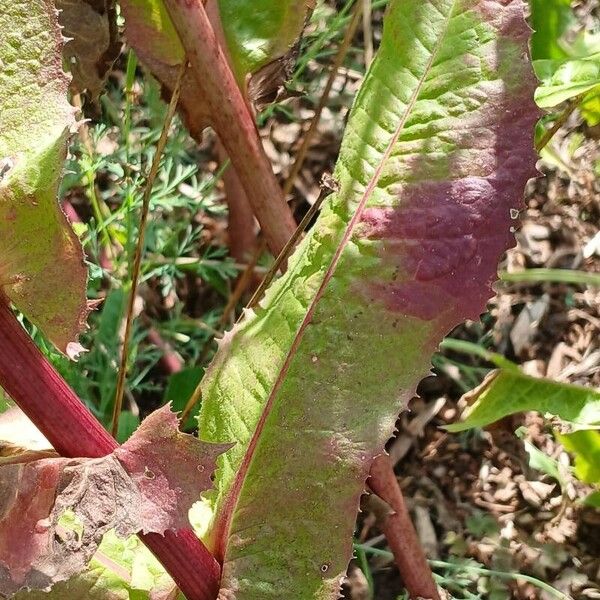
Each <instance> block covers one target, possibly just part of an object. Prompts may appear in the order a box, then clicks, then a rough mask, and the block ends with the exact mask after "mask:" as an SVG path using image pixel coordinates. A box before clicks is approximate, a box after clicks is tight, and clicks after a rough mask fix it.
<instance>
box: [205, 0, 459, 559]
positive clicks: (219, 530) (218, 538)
mask: <svg viewBox="0 0 600 600" xmlns="http://www.w3.org/2000/svg"><path fill="white" fill-rule="evenodd" d="M397 1H400V0H397ZM456 2H457V0H453V2H452V4H451V6H450V9H449V10H448V15H447V17H446V21H445V23H444V27H443V30H442V33H441V35H440V36H439V37H438V40H437V42H436V44H435V46H434V47H433V49H432V51H431V56H430V57H429V60H428V61H427V64H426V65H425V68H424V70H423V74H422V76H421V77H420V79H419V82H418V84H417V86H416V87H415V90H414V92H413V94H412V96H411V98H410V100H409V102H408V104H407V106H406V110H405V111H404V114H403V115H402V118H401V119H400V122H399V123H398V126H397V127H396V130H395V131H394V135H393V136H392V138H391V139H390V141H389V142H388V145H387V147H386V150H385V152H384V153H383V156H382V158H381V162H380V163H379V165H378V167H377V169H376V170H375V173H373V175H372V176H371V179H370V180H369V182H368V184H367V187H366V189H365V191H364V192H363V194H362V196H361V199H360V201H359V203H358V206H357V208H356V210H355V211H354V215H353V216H352V218H351V219H350V221H349V223H348V225H347V226H346V230H345V231H344V235H343V236H342V239H341V240H340V243H339V244H338V247H337V249H336V251H335V253H334V255H333V258H332V259H331V262H330V263H329V266H328V268H327V271H326V272H325V275H324V277H323V280H322V282H321V284H320V286H319V289H318V290H317V292H316V294H315V295H314V297H313V299H312V300H311V302H310V305H309V307H308V310H307V311H306V314H305V316H304V319H303V320H302V323H301V324H300V327H299V328H298V331H297V332H296V334H295V335H294V339H293V341H292V344H291V346H290V349H289V351H288V353H287V355H286V357H285V360H284V362H283V364H282V366H281V369H280V370H279V373H278V375H277V378H276V379H275V382H274V384H273V388H272V389H271V392H270V394H269V397H268V399H267V402H266V404H265V407H264V408H263V411H262V413H261V416H260V418H259V420H258V423H257V425H256V429H255V431H254V434H253V435H252V438H251V440H250V443H249V444H248V448H247V450H246V452H245V454H244V458H243V459H242V462H241V464H240V467H239V469H238V470H237V473H236V475H235V478H234V481H233V483H232V484H231V487H230V488H229V491H228V492H227V494H226V496H225V499H224V501H223V504H222V506H221V510H220V512H219V514H218V515H217V520H216V523H215V527H214V534H215V535H214V540H215V548H214V553H215V557H216V558H217V560H218V561H219V562H221V563H223V560H224V557H225V550H226V546H227V539H228V536H229V529H230V526H231V521H232V519H233V514H234V509H235V505H236V504H237V500H238V498H239V495H240V492H241V489H242V486H243V483H244V480H245V478H246V474H247V473H248V470H249V468H250V464H251V462H252V457H253V455H254V451H255V450H256V446H257V444H258V441H259V439H260V437H261V435H262V431H263V429H264V426H265V423H266V421H267V418H268V416H269V414H270V412H271V408H272V406H273V403H274V401H275V397H276V396H277V393H278V392H279V389H280V388H281V386H282V384H283V382H284V380H285V377H286V375H287V373H288V371H289V368H290V366H291V363H292V360H293V358H294V357H295V355H296V352H297V350H298V348H299V346H300V343H301V342H302V338H303V336H304V332H305V330H306V328H307V327H308V325H309V324H310V323H311V321H312V318H313V316H314V313H315V311H316V308H317V305H318V303H319V301H320V300H321V298H322V297H323V294H324V293H325V290H326V289H327V286H328V284H329V282H330V281H331V278H332V277H333V275H334V273H335V270H336V267H337V265H338V263H339V261H340V258H341V256H342V253H343V251H344V249H345V248H346V245H347V244H348V242H349V241H350V238H351V237H352V233H353V231H354V229H355V227H356V225H357V224H358V222H359V221H360V219H361V217H362V213H363V211H364V209H365V207H366V204H367V202H368V200H369V198H370V196H371V194H372V193H373V191H374V190H375V188H376V187H377V184H378V182H379V180H380V178H381V175H382V174H383V170H384V168H385V166H386V164H387V161H388V160H389V158H390V157H391V155H392V152H393V149H394V146H395V145H396V143H397V142H398V139H399V137H400V135H401V133H402V130H403V129H404V126H405V125H406V121H407V120H408V117H409V116H410V114H411V112H412V111H413V109H414V108H415V105H416V103H417V101H418V99H419V94H420V92H421V89H422V87H423V85H424V83H425V82H426V80H427V76H428V74H429V72H430V71H431V69H432V67H433V64H434V61H435V59H436V56H437V54H438V52H439V50H440V48H441V47H442V45H443V43H444V42H445V40H446V34H447V32H448V26H449V24H450V21H451V20H452V17H453V14H454V9H455V7H456Z"/></svg>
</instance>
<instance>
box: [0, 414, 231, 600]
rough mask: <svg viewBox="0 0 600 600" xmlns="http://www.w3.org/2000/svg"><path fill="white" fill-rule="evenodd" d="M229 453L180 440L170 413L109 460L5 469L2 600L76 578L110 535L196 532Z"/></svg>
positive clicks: (19, 461) (20, 463)
mask: <svg viewBox="0 0 600 600" xmlns="http://www.w3.org/2000/svg"><path fill="white" fill-rule="evenodd" d="M227 448H228V446H225V445H217V444H206V443H203V442H201V441H199V440H198V439H197V438H195V437H193V436H191V435H187V434H183V433H180V432H179V431H178V420H177V417H176V416H175V415H174V414H173V413H172V412H171V410H170V407H168V406H167V407H163V408H162V409H160V410H158V411H156V412H155V413H153V414H152V415H150V417H148V418H147V419H146V420H145V421H144V423H143V424H142V425H141V426H140V428H139V429H138V430H137V432H136V433H135V434H134V435H133V436H132V437H131V439H130V440H129V441H128V442H126V443H125V444H124V445H123V446H121V447H120V448H118V449H117V450H116V451H115V452H114V453H112V454H110V455H108V456H105V457H103V458H97V459H66V458H41V459H38V457H36V456H32V453H31V452H27V453H24V454H23V455H20V454H14V453H13V455H11V456H7V457H5V458H2V459H0V595H5V596H10V595H12V594H14V593H16V592H17V591H18V590H20V589H24V588H25V589H41V590H46V589H49V588H50V587H51V586H52V585H53V584H54V583H56V582H59V581H64V580H66V579H68V578H70V577H71V576H73V575H74V574H75V573H78V572H79V571H81V570H83V569H84V567H85V566H86V565H87V563H88V562H89V561H90V560H91V558H92V556H93V555H94V553H95V552H96V550H97V548H98V545H99V544H100V542H101V540H102V536H103V535H104V534H105V533H106V532H107V531H109V530H111V529H112V530H114V531H115V532H116V533H117V534H118V535H119V536H121V537H126V536H129V535H132V534H134V533H137V532H145V533H149V532H155V533H160V534H164V532H165V531H166V530H177V529H180V528H182V527H184V526H186V525H188V520H187V513H188V510H189V509H190V507H191V505H192V504H193V502H195V501H196V500H197V499H198V498H199V496H200V493H201V492H203V491H205V490H207V489H208V488H210V487H211V475H212V473H213V471H214V468H215V460H216V458H217V456H218V455H219V454H221V453H222V452H224V451H225V450H226V449H227ZM40 455H43V454H42V453H40ZM65 515H68V518H67V520H66V521H65V519H64V517H65Z"/></svg>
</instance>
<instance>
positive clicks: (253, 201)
mask: <svg viewBox="0 0 600 600" xmlns="http://www.w3.org/2000/svg"><path fill="white" fill-rule="evenodd" d="M165 5H166V7H167V10H168V11H169V14H170V16H171V19H172V21H173V24H174V25H175V28H176V30H177V32H178V34H179V37H180V38H181V42H182V44H183V47H184V49H185V52H186V55H187V57H188V60H189V62H190V66H191V68H192V70H193V72H194V73H195V75H196V77H197V78H198V80H199V81H202V83H203V90H204V93H205V97H204V101H205V102H206V104H207V105H208V107H209V111H210V115H211V122H212V124H213V127H214V128H215V130H216V132H217V134H218V136H219V138H220V140H221V142H222V143H223V146H225V149H226V150H227V153H228V154H229V156H230V158H231V162H232V165H233V167H234V168H235V170H236V173H237V175H238V177H239V179H240V182H241V184H242V186H243V187H244V190H245V191H246V194H247V196H248V200H249V201H250V205H251V206H252V210H253V211H254V214H255V215H256V217H257V219H258V221H259V223H260V225H261V227H262V230H263V233H264V236H265V239H266V240H267V243H268V245H269V248H270V250H271V252H272V253H273V254H274V255H276V256H277V255H278V254H279V253H280V252H281V250H282V249H283V247H284V246H285V244H286V242H287V241H288V239H289V238H290V236H291V235H292V234H293V233H294V230H295V229H296V224H295V222H294V218H293V216H292V212H291V210H290V209H289V207H288V206H287V204H286V202H285V200H284V197H283V193H282V191H281V188H280V187H279V184H278V183H277V180H276V179H275V175H274V174H273V171H272V170H271V165H270V164H269V160H268V159H267V156H266V155H265V152H264V149H263V147H262V145H261V142H260V138H259V136H258V131H257V128H256V124H255V122H254V118H253V117H252V114H251V112H250V108H249V106H248V104H247V102H246V100H245V99H244V96H243V95H242V92H241V91H240V89H239V87H238V84H237V82H236V81H235V78H234V76H233V73H232V71H231V68H230V67H229V64H228V62H227V58H226V56H225V54H224V52H223V50H222V48H221V46H220V44H219V42H218V40H217V37H216V35H215V32H214V30H213V28H212V25H211V24H210V21H209V19H208V17H207V15H206V11H205V10H204V6H203V4H202V2H201V1H200V0H165Z"/></svg>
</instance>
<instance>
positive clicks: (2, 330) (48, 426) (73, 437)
mask: <svg viewBox="0 0 600 600" xmlns="http://www.w3.org/2000/svg"><path fill="white" fill-rule="evenodd" d="M0 386H1V387H2V388H3V389H4V390H5V391H6V392H7V393H8V394H9V396H10V397H11V398H12V399H13V400H14V401H15V402H16V403H17V404H18V405H19V407H20V408H21V410H23V412H24V413H25V414H26V415H27V416H28V417H29V418H30V419H31V420H32V421H33V423H34V424H35V425H36V427H37V428H38V429H39V430H40V431H41V432H42V433H43V434H44V436H45V437H46V438H47V439H48V441H49V442H50V443H51V444H52V445H53V446H54V448H55V449H56V451H57V452H58V453H59V454H61V455H62V456H66V457H101V456H105V455H107V454H109V453H111V452H112V451H113V450H114V449H115V448H116V447H117V443H116V442H115V440H114V439H113V438H112V437H111V436H110V435H109V434H108V432H107V431H105V429H104V428H103V427H102V426H101V425H100V423H99V422H98V421H97V420H96V419H95V418H94V416H93V415H92V414H91V413H90V411H89V410H88V409H87V408H86V407H85V405H84V404H83V402H81V400H79V398H78V397H77V396H76V395H75V393H74V392H73V390H72V389H71V388H70V387H69V386H68V385H67V384H66V382H65V381H64V380H63V379H62V377H61V376H60V375H59V374H58V373H57V372H56V370H55V369H54V367H52V365H51V364H50V363H49V362H48V361H47V360H46V359H45V358H44V356H43V355H42V353H41V352H40V351H39V350H38V348H37V347H36V346H35V344H34V343H33V341H32V340H31V338H30V337H29V336H28V335H27V332H26V331H25V330H24V329H23V327H21V325H20V324H19V322H18V321H17V319H16V318H15V316H14V315H13V313H12V311H11V309H10V307H9V305H8V301H7V299H6V297H5V296H4V295H3V294H1V293H0ZM140 538H141V539H142V540H143V542H144V543H145V544H146V545H147V546H148V548H150V550H152V552H153V553H154V554H155V555H156V557H157V558H158V559H159V560H160V561H161V563H162V564H163V566H164V567H165V569H166V570H167V571H168V572H169V574H170V575H171V577H173V579H174V580H175V582H176V583H177V585H178V586H179V588H180V589H181V591H182V592H183V593H184V594H185V596H186V598H187V599H188V600H215V598H216V596H217V590H218V586H219V579H220V567H219V565H218V563H217V561H216V560H215V559H214V557H213V556H212V555H211V554H210V552H209V551H208V550H207V549H206V547H205V546H204V545H203V544H202V542H201V541H200V540H199V539H198V538H197V537H196V535H195V534H194V533H193V532H192V531H191V529H185V530H181V531H179V532H178V534H177V535H175V534H174V533H167V534H166V535H165V536H164V537H163V536H160V535H157V534H150V535H140Z"/></svg>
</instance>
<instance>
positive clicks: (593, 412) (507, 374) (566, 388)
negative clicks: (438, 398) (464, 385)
mask: <svg viewBox="0 0 600 600" xmlns="http://www.w3.org/2000/svg"><path fill="white" fill-rule="evenodd" d="M468 400H469V401H470V404H469V407H468V408H467V409H466V411H465V413H464V414H463V415H462V421H460V422H459V423H453V424H452V425H448V426H447V427H446V429H447V430H448V431H453V432H455V431H464V430H465V429H472V428H473V427H485V426H486V425H489V424H490V423H494V422H495V421H498V420H500V419H502V418H503V417H506V416H508V415H512V414H515V413H520V412H525V411H528V410H535V411H537V412H540V413H542V414H549V415H552V416H556V417H559V418H560V419H562V420H563V421H567V422H569V423H571V424H573V425H576V426H578V427H580V428H581V427H583V428H585V427H600V392H599V391H597V390H594V389H591V388H584V387H580V386H577V385H571V384H568V383H558V382H556V381H551V380H549V379H540V378H536V377H530V376H529V375H525V374H524V373H519V372H514V371H506V370H499V371H494V372H492V373H490V374H489V375H488V377H486V379H485V380H484V381H483V383H482V384H481V385H480V386H479V387H478V388H476V389H474V390H472V391H471V392H469V393H468Z"/></svg>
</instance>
